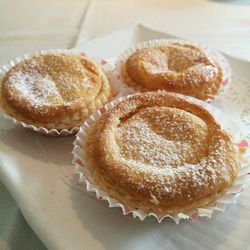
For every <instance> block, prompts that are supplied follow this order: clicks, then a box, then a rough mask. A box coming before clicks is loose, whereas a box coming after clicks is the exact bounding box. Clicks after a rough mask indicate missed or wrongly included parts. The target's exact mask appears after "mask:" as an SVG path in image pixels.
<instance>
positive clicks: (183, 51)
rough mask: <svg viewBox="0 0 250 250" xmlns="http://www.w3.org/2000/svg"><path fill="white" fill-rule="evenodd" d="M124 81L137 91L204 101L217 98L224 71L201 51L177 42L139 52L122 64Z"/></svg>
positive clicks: (139, 50)
mask: <svg viewBox="0 0 250 250" xmlns="http://www.w3.org/2000/svg"><path fill="white" fill-rule="evenodd" d="M121 76H122V79H123V81H124V82H125V83H126V84H127V85H128V86H129V87H131V88H133V89H135V90H138V91H149V90H158V89H160V90H167V91H171V92H177V93H181V94H185V95H189V96H193V97H196V98H198V99H201V100H207V99H209V98H212V97H214V96H215V95H216V94H217V93H218V92H219V90H220V87H221V84H222V68H221V66H220V64H219V62H217V61H215V59H212V58H210V57H209V56H208V55H207V54H206V53H205V51H203V50H202V49H201V48H199V47H197V46H195V45H191V44H181V43H178V42H173V43H167V44H158V45H157V44H155V45H151V46H150V45H149V46H146V47H145V48H138V49H136V50H135V51H134V52H133V53H131V54H130V55H129V56H128V57H127V58H126V59H125V60H124V61H123V62H122V64H121Z"/></svg>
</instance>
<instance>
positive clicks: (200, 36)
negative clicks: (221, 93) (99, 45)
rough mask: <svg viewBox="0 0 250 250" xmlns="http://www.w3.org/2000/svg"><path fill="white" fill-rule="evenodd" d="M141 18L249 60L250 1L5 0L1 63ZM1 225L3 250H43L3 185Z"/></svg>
mask: <svg viewBox="0 0 250 250" xmlns="http://www.w3.org/2000/svg"><path fill="white" fill-rule="evenodd" d="M137 20H141V21H145V22H147V23H150V24H151V25H152V26H154V27H156V28H158V29H161V30H163V31H166V32H169V33H172V34H175V35H177V36H181V37H186V38H188V39H191V40H195V41H198V42H201V43H205V44H208V45H210V46H212V47H215V48H217V49H220V50H222V51H226V52H228V53H231V54H233V55H236V56H240V57H242V58H245V59H248V60H249V59H250V1H248V0H245V1H239V0H237V1H230V0H228V1H215V0H213V1H212V0H211V1H208V0H190V1H184V0H183V1H180V0H179V1H166V0H147V1H145V0H138V1H136V2H135V1H132V0H126V1H125V0H92V1H91V0H90V1H83V0H74V1H71V0H54V1H49V0H38V1H28V0H19V1H17V0H16V1H15V0H1V1H0V64H4V63H6V62H7V61H8V60H9V59H11V58H14V57H16V56H19V55H22V54H24V53H27V52H28V53H30V52H33V51H36V50H39V49H48V48H70V47H73V46H75V45H81V44H84V43H85V42H86V41H87V40H91V39H94V38H97V37H99V36H102V35H105V34H107V33H109V32H112V31H114V30H116V29H119V28H121V27H123V26H125V25H128V24H129V23H132V22H135V21H137ZM109 54H110V55H111V56H115V51H113V52H109ZM0 221H1V224H0V249H10V248H11V249H45V246H43V244H42V243H41V242H40V240H39V239H38V238H37V237H36V236H35V235H34V233H33V232H32V230H31V229H30V228H29V226H28V225H27V223H26V222H25V220H24V219H23V217H22V215H21V213H20V211H19V210H18V207H17V205H16V204H15V202H14V200H13V199H12V198H11V196H10V194H9V193H8V191H7V190H6V188H5V187H4V185H3V184H2V183H1V184H0Z"/></svg>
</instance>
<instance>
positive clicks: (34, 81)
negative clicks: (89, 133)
mask: <svg viewBox="0 0 250 250" xmlns="http://www.w3.org/2000/svg"><path fill="white" fill-rule="evenodd" d="M85 64H86V65H85ZM100 87H101V78H100V72H99V69H97V68H96V66H95V65H94V64H93V63H92V62H90V61H88V60H86V59H84V58H83V57H80V56H78V55H73V54H72V55H65V54H46V55H38V56H33V57H32V58H30V59H28V60H25V61H23V62H21V63H20V64H17V65H16V66H15V68H13V69H11V70H10V72H9V73H8V91H9V98H10V99H16V98H17V99H20V101H24V102H26V103H27V105H31V106H33V107H38V108H41V107H45V106H58V105H64V106H68V105H71V104H72V103H80V102H82V101H84V100H86V101H91V100H94V99H95V97H96V95H97V94H98V92H99V90H100ZM83 97H84V100H83Z"/></svg>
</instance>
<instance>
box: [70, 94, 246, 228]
mask: <svg viewBox="0 0 250 250" xmlns="http://www.w3.org/2000/svg"><path fill="white" fill-rule="evenodd" d="M174 95H177V96H182V95H180V94H174ZM129 96H130V95H128V96H126V97H120V98H118V99H116V100H114V101H112V102H110V103H108V104H106V105H105V106H104V107H103V108H101V109H99V110H98V111H97V112H95V113H93V114H92V115H91V116H90V117H89V118H88V119H87V120H86V121H85V122H84V124H83V125H82V126H81V128H80V130H79V132H78V134H77V135H76V140H75V141H74V143H73V144H74V148H73V151H72V154H73V160H72V163H73V165H74V166H75V173H76V174H78V176H79V177H78V183H79V184H80V185H82V186H85V188H86V190H87V191H88V192H94V193H95V195H96V198H97V199H98V200H105V201H107V202H108V204H109V207H111V208H112V207H119V208H121V210H122V213H123V215H127V214H132V216H133V217H134V218H135V217H138V218H139V219H140V220H144V219H146V218H148V217H150V216H151V217H154V218H156V220H157V221H158V222H159V223H161V222H162V221H163V220H164V219H165V218H171V219H172V220H174V221H175V223H176V224H179V221H180V220H181V219H188V220H193V221H195V220H196V219H197V218H198V217H209V218H211V216H212V214H213V212H214V211H221V212H224V211H225V208H226V207H227V205H229V204H235V203H236V198H237V196H238V195H240V193H241V192H243V191H244V189H245V188H246V187H247V186H248V185H249V176H248V175H250V166H249V158H250V156H249V153H245V157H244V159H243V160H242V164H241V169H240V170H239V173H238V178H237V179H236V181H235V183H234V185H233V186H232V187H231V188H229V189H228V190H227V192H226V193H225V194H224V195H223V196H221V197H220V198H219V199H218V200H217V201H216V202H215V203H214V204H211V205H208V206H207V207H205V208H196V209H194V210H192V211H191V212H189V213H178V214H177V215H175V216H172V215H170V214H166V215H164V216H162V217H159V216H157V215H156V214H154V213H145V212H144V211H142V210H140V209H137V208H133V207H131V206H128V205H126V204H123V203H121V202H120V201H118V200H116V199H114V198H112V197H110V196H109V194H108V193H106V192H105V191H103V190H102V189H101V188H100V187H99V186H98V185H97V184H95V182H94V179H93V177H92V174H91V172H90V171H89V169H88V168H87V164H88V163H87V161H86V159H85V153H84V151H83V148H84V141H85V136H86V133H87V130H88V129H89V128H90V127H91V126H92V125H93V124H94V123H95V121H96V120H97V119H98V118H99V117H100V116H101V115H102V114H103V113H104V112H106V111H107V110H110V109H112V108H113V107H114V106H115V105H116V104H117V103H119V102H120V101H122V100H124V99H126V98H128V97H129ZM185 98H186V99H188V100H189V101H193V102H195V103H199V104H202V105H203V106H204V107H205V108H206V109H208V110H209V111H210V112H212V113H213V115H214V116H215V118H216V119H217V121H219V122H220V124H223V125H224V126H223V127H226V128H230V131H231V132H232V133H233V135H234V137H235V139H236V141H239V143H238V147H239V148H240V149H242V150H244V151H246V150H247V149H248V142H247V141H246V140H245V139H242V138H244V136H243V133H242V131H241V129H240V128H239V127H238V126H237V124H235V123H234V122H233V121H231V120H230V119H229V118H228V117H226V116H225V115H224V114H223V113H222V112H221V111H220V110H218V109H217V108H215V107H213V106H212V105H210V104H208V103H202V102H201V101H199V100H196V99H194V98H192V97H185ZM246 157H247V159H246Z"/></svg>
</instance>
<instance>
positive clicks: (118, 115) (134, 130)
mask: <svg viewBox="0 0 250 250" xmlns="http://www.w3.org/2000/svg"><path fill="white" fill-rule="evenodd" d="M86 138H87V139H86V142H85V147H84V149H83V150H84V155H86V159H87V167H88V168H89V169H90V171H91V172H92V175H93V177H94V181H95V184H96V185H99V186H100V188H101V189H103V190H104V191H106V192H107V193H108V194H109V195H110V196H111V197H113V198H115V199H117V200H119V201H120V202H122V203H123V204H126V205H130V206H132V207H135V208H138V209H141V210H143V211H145V212H147V213H150V212H152V213H155V214H156V215H158V216H163V215H165V214H172V215H175V214H177V213H179V212H188V211H190V210H192V209H194V208H204V207H206V206H207V205H208V204H213V203H214V202H215V201H216V200H217V199H218V198H219V197H220V196H221V195H223V194H224V193H225V191H226V190H227V189H228V188H229V187H230V186H231V185H232V184H233V183H234V181H235V179H236V177H237V174H238V170H239V168H240V160H239V152H238V147H237V145H236V144H235V142H234V141H233V139H232V137H231V135H230V134H229V133H228V132H226V131H225V130H223V129H222V128H221V126H220V125H219V124H218V123H217V122H216V121H215V119H214V117H213V115H212V114H210V113H209V112H208V111H207V110H206V109H205V108H204V107H202V106H201V105H199V104H196V103H193V102H191V101H188V100H186V99H184V98H183V96H180V95H176V94H171V93H167V92H164V91H161V92H159V91H158V92H147V93H141V94H137V95H134V96H132V97H129V98H128V99H126V100H124V101H122V102H120V103H119V104H118V105H117V106H115V107H114V108H112V109H111V110H110V111H107V112H106V113H104V114H103V115H102V116H101V118H100V119H99V120H97V122H96V123H95V125H94V126H93V127H92V128H91V129H90V130H89V132H88V133H87V137H86Z"/></svg>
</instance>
